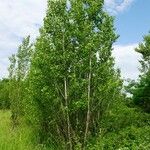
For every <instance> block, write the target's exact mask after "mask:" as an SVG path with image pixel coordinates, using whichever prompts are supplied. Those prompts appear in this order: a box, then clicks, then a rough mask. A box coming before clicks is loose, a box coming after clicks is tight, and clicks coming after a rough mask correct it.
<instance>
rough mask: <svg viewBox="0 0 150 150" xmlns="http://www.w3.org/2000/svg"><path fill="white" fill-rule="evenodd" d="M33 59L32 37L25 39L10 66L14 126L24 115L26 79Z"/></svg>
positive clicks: (10, 93)
mask: <svg viewBox="0 0 150 150" xmlns="http://www.w3.org/2000/svg"><path fill="white" fill-rule="evenodd" d="M31 57H32V44H30V36H28V37H26V38H24V39H23V42H22V44H21V45H20V46H19V48H18V51H17V54H16V55H14V54H13V55H12V56H11V57H10V58H9V60H10V66H9V69H8V70H9V79H10V81H9V83H10V88H9V90H10V92H9V97H10V100H11V111H12V120H13V123H14V125H15V124H18V120H19V117H20V116H21V115H23V113H24V112H23V105H24V104H23V102H24V101H23V100H24V96H25V95H24V93H25V86H24V84H25V79H26V76H27V75H28V70H29V67H30V59H31Z"/></svg>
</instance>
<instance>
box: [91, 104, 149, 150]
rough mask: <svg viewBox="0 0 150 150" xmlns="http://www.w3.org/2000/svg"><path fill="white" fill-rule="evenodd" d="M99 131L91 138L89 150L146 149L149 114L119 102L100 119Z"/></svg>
mask: <svg viewBox="0 0 150 150" xmlns="http://www.w3.org/2000/svg"><path fill="white" fill-rule="evenodd" d="M101 125H102V126H101V133H99V134H98V137H97V138H94V139H91V141H90V143H89V150H107V149H109V150H114V149H115V150H120V149H121V150H124V149H126V150H129V149H132V150H141V149H143V150H148V149H149V148H150V144H149V140H150V136H149V131H150V115H149V114H146V113H143V112H141V111H140V109H136V108H129V107H127V106H126V105H125V103H122V102H120V103H119V104H118V105H117V106H115V107H114V109H113V110H111V112H108V115H107V116H106V117H105V118H104V119H103V120H102V124H101Z"/></svg>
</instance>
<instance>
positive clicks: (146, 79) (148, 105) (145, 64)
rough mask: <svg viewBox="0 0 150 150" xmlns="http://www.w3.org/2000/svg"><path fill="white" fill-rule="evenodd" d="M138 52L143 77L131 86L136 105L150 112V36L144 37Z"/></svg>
mask: <svg viewBox="0 0 150 150" xmlns="http://www.w3.org/2000/svg"><path fill="white" fill-rule="evenodd" d="M135 50H136V52H138V53H139V54H141V56H142V58H141V60H140V61H139V62H140V64H141V68H140V71H141V75H140V76H139V79H138V81H137V82H135V83H134V84H133V85H131V93H132V94H133V100H134V103H135V104H136V105H138V106H140V107H142V108H143V109H144V110H145V111H146V112H150V92H149V91H150V34H148V35H146V36H144V39H143V42H142V43H140V44H139V46H138V48H136V49H135Z"/></svg>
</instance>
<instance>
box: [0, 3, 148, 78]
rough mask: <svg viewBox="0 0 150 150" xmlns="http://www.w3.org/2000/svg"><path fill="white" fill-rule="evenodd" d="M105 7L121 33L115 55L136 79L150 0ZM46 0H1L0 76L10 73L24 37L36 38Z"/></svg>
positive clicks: (123, 70) (123, 72) (127, 74)
mask: <svg viewBox="0 0 150 150" xmlns="http://www.w3.org/2000/svg"><path fill="white" fill-rule="evenodd" d="M105 10H107V11H108V12H109V13H110V15H113V16H115V22H114V25H115V28H116V32H117V34H118V35H120V37H119V38H118V40H117V42H116V43H114V45H113V47H114V50H113V56H114V57H115V61H116V67H118V68H120V69H121V75H122V77H123V78H125V79H127V78H131V79H137V77H138V75H139V71H138V67H139V66H140V65H139V62H138V60H139V59H140V56H139V55H138V54H137V53H136V52H135V51H134V49H135V47H137V46H138V43H139V42H142V39H143V36H144V35H146V34H147V33H148V32H149V31H150V15H149V12H150V0H144V1H143V0H105ZM45 12H46V0H5V1H4V0H0V78H3V77H7V75H8V71H7V68H8V65H9V60H8V57H10V56H11V55H12V54H13V53H15V52H16V51H17V47H18V46H19V45H20V44H21V42H22V39H23V37H25V36H27V35H31V38H32V39H33V40H34V39H35V38H36V36H37V35H38V34H39V33H38V30H39V28H40V26H41V25H42V24H43V18H44V16H45Z"/></svg>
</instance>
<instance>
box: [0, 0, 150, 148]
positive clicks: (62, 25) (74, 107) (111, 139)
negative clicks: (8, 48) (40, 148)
mask: <svg viewBox="0 0 150 150" xmlns="http://www.w3.org/2000/svg"><path fill="white" fill-rule="evenodd" d="M103 4H104V1H103V0H95V1H93V0H86V1H83V0H78V1H73V0H72V1H66V0H58V1H52V0H48V9H47V13H46V17H45V18H44V25H43V26H42V27H41V28H40V34H39V36H38V37H37V39H36V41H35V42H34V43H32V42H31V41H30V36H28V37H26V38H24V39H23V42H22V44H21V45H20V46H19V48H18V51H17V53H16V54H13V55H12V56H11V57H10V58H9V60H10V66H9V69H8V70H9V77H8V79H5V80H2V81H1V82H0V86H1V87H2V88H1V89H0V107H2V106H4V104H5V107H6V108H9V107H10V109H11V113H12V116H11V119H12V124H13V128H15V127H17V126H20V125H21V124H22V122H23V123H25V124H27V125H28V126H30V127H31V126H32V128H33V129H34V134H35V136H36V137H37V139H38V144H45V145H46V146H48V147H49V148H51V149H69V150H73V149H79V150H80V149H83V150H85V149H100V150H101V149H108V150H109V149H110V150H111V149H121V148H122V149H137V148H139V147H140V148H143V147H144V148H145V146H146V147H147V148H149V147H150V146H149V143H148V141H149V138H150V137H149V135H148V134H147V133H148V131H150V128H149V125H150V119H149V118H150V116H149V114H146V113H144V112H142V110H143V109H144V110H145V111H146V112H149V98H150V95H149V92H148V91H149V85H150V84H149V81H150V77H149V75H148V74H149V52H150V40H149V39H150V38H149V36H146V37H145V39H144V40H145V42H144V43H142V44H140V45H139V48H137V49H136V51H138V52H139V53H141V54H143V59H142V60H141V61H140V62H141V64H142V70H141V72H142V74H141V76H140V78H139V82H137V83H136V82H133V81H132V82H131V83H130V84H129V86H128V87H126V90H127V92H130V93H131V94H133V97H131V98H128V97H127V95H126V93H123V91H124V90H123V80H121V78H120V71H119V70H118V69H116V68H115V61H114V58H113V57H112V50H113V48H112V46H113V44H114V42H115V41H116V39H117V38H118V36H117V35H116V33H115V28H114V25H113V20H114V18H113V17H111V16H109V15H108V14H107V13H106V12H105V11H104V9H103ZM145 68H146V71H143V69H145ZM141 87H142V88H141ZM3 91H4V92H3ZM1 97H2V98H1ZM3 103H4V104H3ZM6 104H7V105H6ZM137 104H138V105H137ZM137 106H140V107H141V108H142V109H139V108H138V107H137ZM141 136H144V137H142V138H141ZM144 148H143V149H144Z"/></svg>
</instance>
